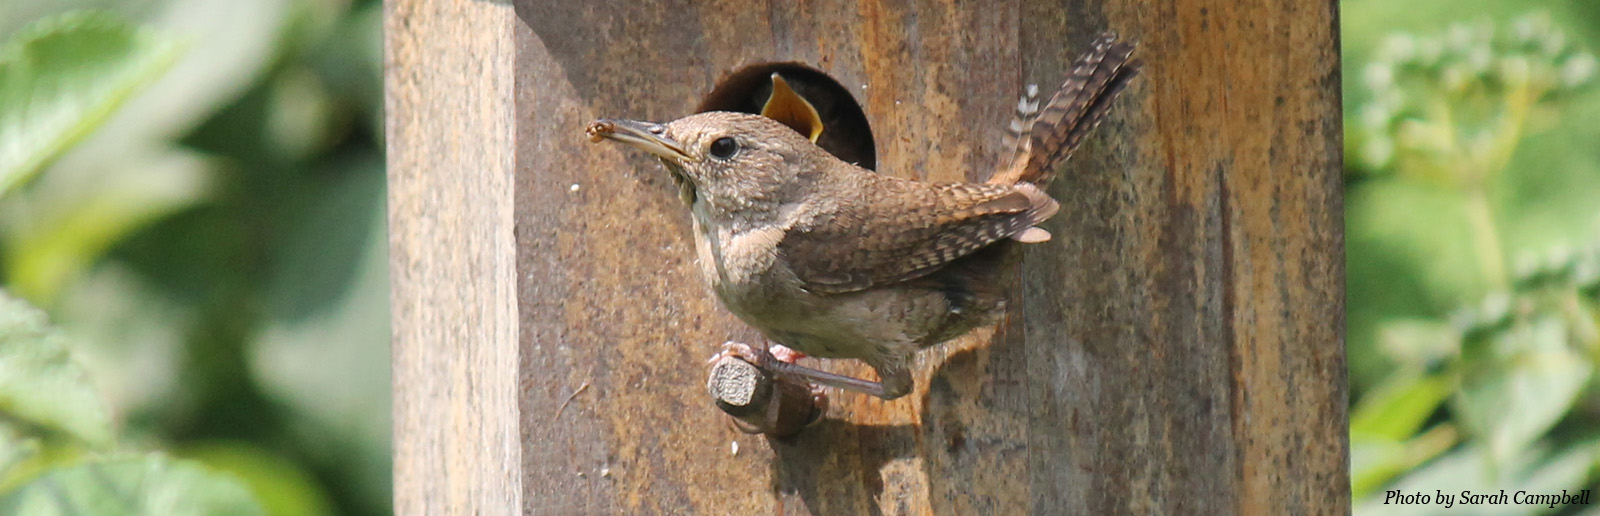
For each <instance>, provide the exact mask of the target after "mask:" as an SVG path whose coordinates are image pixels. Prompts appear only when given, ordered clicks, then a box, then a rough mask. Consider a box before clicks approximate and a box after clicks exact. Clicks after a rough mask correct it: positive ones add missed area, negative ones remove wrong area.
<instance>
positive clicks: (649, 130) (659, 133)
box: [586, 118, 689, 163]
mask: <svg viewBox="0 0 1600 516" xmlns="http://www.w3.org/2000/svg"><path fill="white" fill-rule="evenodd" d="M586 132H587V133H589V141H591V142H598V141H600V139H601V138H608V139H611V140H615V141H618V142H622V143H626V144H628V145H632V146H634V147H637V148H639V149H640V150H643V151H646V152H649V153H651V154H655V155H657V156H660V157H661V158H662V159H664V160H667V161H670V162H678V163H682V162H685V161H689V153H687V152H684V151H683V145H682V144H680V143H678V142H677V141H676V140H673V139H672V138H668V137H667V126H665V125H661V124H654V123H650V122H636V121H633V120H620V119H616V118H602V119H599V120H595V121H594V123H591V124H589V129H588V130H587V131H586Z"/></svg>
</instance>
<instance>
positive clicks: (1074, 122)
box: [588, 33, 1140, 400]
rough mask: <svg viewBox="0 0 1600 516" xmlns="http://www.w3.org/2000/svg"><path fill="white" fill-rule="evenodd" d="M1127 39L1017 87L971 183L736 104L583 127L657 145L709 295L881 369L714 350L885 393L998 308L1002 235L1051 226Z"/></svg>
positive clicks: (781, 336)
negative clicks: (939, 177)
mask: <svg viewBox="0 0 1600 516" xmlns="http://www.w3.org/2000/svg"><path fill="white" fill-rule="evenodd" d="M1133 48H1134V45H1133V44H1131V43H1126V42H1122V43H1119V42H1117V41H1116V36H1115V35H1114V34H1110V33H1107V34H1104V35H1102V36H1100V37H1099V38H1098V39H1097V40H1096V41H1095V44H1094V47H1093V48H1092V49H1091V50H1090V51H1089V52H1087V53H1085V54H1084V55H1083V56H1082V57H1080V58H1079V59H1078V60H1077V61H1076V62H1075V63H1074V66H1073V68H1072V70H1071V72H1070V76H1069V77H1068V79H1067V80H1066V82H1065V83H1064V84H1063V85H1062V87H1061V89H1060V90H1059V91H1058V92H1057V93H1056V94H1055V95H1054V96H1053V97H1052V98H1051V99H1050V101H1049V102H1048V103H1047V104H1045V106H1044V107H1043V108H1042V109H1035V108H1037V106H1038V104H1037V102H1033V103H1031V104H1030V102H1029V101H1030V98H1029V97H1026V96H1025V97H1024V98H1023V101H1022V102H1021V103H1020V104H1019V109H1018V113H1019V116H1018V119H1017V120H1016V121H1015V122H1013V124H1012V126H1011V128H1010V129H1011V131H1012V132H1013V138H1009V139H1008V143H1009V145H1010V147H1011V149H1009V151H1010V156H1009V157H1010V159H1009V160H1008V161H1007V162H1006V163H1003V164H1002V166H1001V167H999V168H997V170H996V172H995V173H994V174H993V175H992V177H991V179H990V180H989V181H988V182H986V183H931V182H922V181H914V180H909V179H901V178H897V177H892V176H886V175H882V174H878V173H875V172H872V171H869V170H866V169H863V168H860V167H857V166H855V165H852V164H850V163H846V162H844V161H841V160H839V159H838V158H835V157H834V156H833V155H831V154H829V153H828V152H826V151H824V150H823V149H822V148H820V147H818V146H817V145H816V144H814V143H813V141H814V138H816V136H817V132H818V130H820V128H817V127H801V126H795V125H794V124H792V123H791V124H790V125H785V123H783V122H780V121H779V120H777V119H774V118H771V117H767V116H760V115H754V114H748V113H735V112H721V111H713V112H706V113H699V114H695V115H690V116H687V117H683V118H680V119H677V120H673V121H671V122H668V123H666V124H655V123H646V122H636V121H630V120H616V119H602V120H599V121H596V122H594V123H592V124H590V126H589V128H588V135H589V137H590V138H591V139H592V140H595V141H598V140H600V139H602V138H604V139H611V140H614V141H618V142H622V143H625V144H628V145H631V146H633V147H636V148H639V149H641V150H644V151H647V152H650V153H652V154H654V155H656V156H657V157H659V158H660V159H661V162H662V164H663V165H665V167H666V169H667V171H668V172H669V173H670V174H671V175H672V178H673V180H674V182H675V183H676V184H677V187H678V191H679V194H680V197H681V198H682V199H683V201H684V202H685V203H687V204H688V205H689V211H690V213H691V214H692V218H693V221H694V239H695V250H696V253H697V257H698V260H697V261H698V262H699V265H700V270H701V272H702V273H703V274H704V275H705V277H706V279H707V280H708V281H709V282H710V284H711V288H712V291H713V292H715V293H716V296H717V298H718V299H720V300H721V301H722V304H723V306H725V307H727V309H728V310H729V311H731V312H733V313H734V315H737V316H739V318H740V319H742V320H744V321H745V322H746V323H748V324H750V325H751V326H753V327H755V328H756V329H758V330H760V331H761V332H762V333H763V334H765V335H766V337H767V338H769V339H770V340H771V341H773V342H775V343H777V344H779V345H781V346H783V347H787V348H788V349H792V350H795V351H799V352H800V353H801V354H804V355H813V356H817V357H823V358H853V359H857V360H861V361H863V362H866V363H867V364H868V365H870V366H872V368H873V369H875V370H876V371H877V373H878V377H879V378H880V381H877V382H873V381H867V380H861V379H857V378H851V377H848V376H843V375H837V374H833V373H829V372H826V371H820V370H816V369H812V368H808V367H804V366H800V365H798V364H794V363H792V362H791V360H792V359H793V358H794V357H797V356H803V355H800V354H795V353H792V352H791V353H785V352H784V351H786V350H785V349H784V348H783V347H779V348H776V350H777V351H779V353H778V354H779V355H781V356H783V357H784V358H783V359H779V358H776V357H774V356H773V354H772V353H770V352H769V351H768V349H767V348H766V347H762V348H755V347H751V346H749V345H745V344H741V343H733V342H730V343H728V344H725V345H724V351H723V354H724V355H727V354H732V355H735V356H738V357H740V358H743V359H745V360H746V361H748V362H750V363H752V364H755V365H756V366H758V367H761V368H764V369H766V370H768V371H770V372H775V373H778V374H785V375H794V376H797V377H801V378H804V379H807V380H810V381H812V382H814V383H817V384H821V385H829V386H833V387H838V388H841V389H848V390H853V391H858V392H862V393H866V394H871V395H873V396H877V397H879V398H883V399H886V400H891V399H895V398H898V397H901V396H904V395H906V394H907V393H909V392H911V390H912V387H913V381H912V378H911V371H910V365H911V363H912V359H913V357H914V354H915V353H916V351H917V350H919V349H922V348H925V347H928V346H932V345H935V344H939V343H942V342H945V341H948V340H951V339H953V338H956V337H959V336H961V335H963V334H965V333H967V332H969V331H971V330H972V329H974V328H976V327H978V326H980V325H983V324H987V323H990V322H992V321H994V320H995V319H996V318H997V316H998V315H999V314H1000V313H1001V311H1002V310H1003V308H1004V301H1005V298H1006V291H1005V286H1006V285H1008V284H1010V283H1011V282H1012V281H1011V279H1010V274H1012V272H1013V271H1014V269H1015V264H1016V261H1017V260H1018V259H1019V254H1020V253H1017V252H1016V248H1017V247H1018V246H1019V245H1021V244H1025V243H1035V242H1042V241H1045V240H1048V239H1049V238H1050V234H1049V233H1048V232H1046V231H1045V230H1043V229H1041V228H1039V227H1038V224H1039V223H1040V222H1043V221H1044V220H1045V219H1047V218H1049V217H1050V216H1051V215H1053V214H1055V213H1056V210H1057V208H1058V206H1057V203H1056V201H1055V200H1054V199H1052V198H1050V196H1049V195H1047V194H1046V193H1045V191H1044V188H1045V186H1046V185H1047V184H1048V183H1049V181H1050V179H1051V178H1052V176H1053V175H1054V169H1055V168H1056V166H1057V165H1059V164H1060V163H1061V162H1062V161H1065V160H1066V159H1067V158H1068V157H1069V156H1070V155H1071V154H1072V151H1073V150H1074V149H1075V148H1076V147H1077V146H1078V144H1079V143H1080V142H1082V140H1083V138H1084V136H1085V135H1087V134H1088V133H1089V132H1090V131H1092V130H1093V129H1094V127H1095V126H1096V125H1098V124H1099V123H1100V121H1101V120H1102V119H1103V118H1104V117H1105V115H1106V113H1107V112H1108V111H1109V110H1110V108H1111V102H1112V101H1113V100H1114V99H1115V98H1116V97H1117V95H1118V94H1119V93H1120V92H1121V91H1122V89H1123V87H1125V86H1126V85H1127V83H1128V82H1129V81H1130V80H1131V79H1132V78H1133V77H1134V76H1135V75H1136V74H1137V73H1138V69H1139V65H1140V63H1139V62H1138V61H1137V60H1131V59H1130V57H1131V55H1132V53H1133ZM775 82H777V81H775ZM775 89H777V88H775ZM785 89H786V88H785ZM781 111H788V112H794V111H796V110H794V109H787V110H781ZM798 111H801V112H803V111H804V110H803V109H801V110H798ZM780 118H783V117H780ZM802 133H806V134H802Z"/></svg>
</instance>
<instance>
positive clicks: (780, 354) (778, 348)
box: [767, 344, 806, 364]
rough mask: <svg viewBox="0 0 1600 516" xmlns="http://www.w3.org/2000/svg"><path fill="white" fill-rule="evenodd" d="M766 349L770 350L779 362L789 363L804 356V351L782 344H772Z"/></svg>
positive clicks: (797, 360)
mask: <svg viewBox="0 0 1600 516" xmlns="http://www.w3.org/2000/svg"><path fill="white" fill-rule="evenodd" d="M767 351H769V352H771V353H772V357H773V358H776V359H778V361H779V362H788V363H790V364H793V363H795V362H799V361H800V359H802V358H805V357H806V354H805V353H801V352H799V351H797V350H795V349H793V348H790V347H789V346H785V345H783V344H773V345H772V347H771V348H768V350H767Z"/></svg>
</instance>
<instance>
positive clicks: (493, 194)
mask: <svg viewBox="0 0 1600 516" xmlns="http://www.w3.org/2000/svg"><path fill="white" fill-rule="evenodd" d="M384 17H385V22H384V38H385V48H386V51H387V56H386V59H385V73H384V75H385V90H386V94H387V97H388V98H387V101H386V103H385V106H384V108H385V113H386V116H387V123H386V124H385V131H386V133H387V134H386V137H387V139H388V162H389V235H390V238H389V242H390V244H389V256H390V263H391V271H392V272H391V274H390V281H391V295H390V305H391V310H392V312H393V317H394V342H393V348H392V349H393V355H394V356H393V360H394V407H395V408H394V446H395V452H394V454H395V455H394V471H395V475H394V501H395V513H396V514H475V515H494V514H515V513H516V512H517V507H518V506H519V505H520V504H521V500H522V496H523V490H522V480H523V476H522V475H521V470H522V467H521V462H520V461H519V454H520V453H521V450H522V446H523V444H524V441H523V440H522V439H521V435H520V433H519V432H518V428H519V426H518V424H519V421H520V420H519V416H520V414H519V411H518V410H517V399H518V398H517V382H518V374H519V372H520V368H519V367H518V366H517V356H518V349H517V337H518V333H517V332H518V329H519V327H520V326H519V324H518V319H517V306H518V301H517V299H518V297H517V295H518V292H517V276H516V265H517V263H516V261H515V260H516V253H517V242H516V241H515V240H514V239H513V237H514V235H513V234H512V232H511V227H512V224H513V222H512V201H513V199H512V196H511V188H512V185H513V176H514V174H513V168H512V166H513V163H514V162H513V157H514V156H515V155H516V146H515V144H516V141H515V140H514V139H513V136H514V132H513V128H514V127H516V123H517V122H516V120H517V113H516V111H515V110H516V102H515V100H516V98H515V96H513V94H512V89H511V88H512V86H513V81H512V77H511V74H512V72H513V71H514V69H513V63H514V61H513V57H514V54H513V48H512V47H511V42H512V27H513V25H514V24H516V21H515V20H516V18H515V16H513V13H512V10H511V6H509V5H494V4H491V3H487V2H483V3H479V2H446V1H431V0H398V1H390V2H386V3H385V5H384Z"/></svg>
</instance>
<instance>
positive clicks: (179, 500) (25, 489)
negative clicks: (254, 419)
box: [0, 455, 262, 516]
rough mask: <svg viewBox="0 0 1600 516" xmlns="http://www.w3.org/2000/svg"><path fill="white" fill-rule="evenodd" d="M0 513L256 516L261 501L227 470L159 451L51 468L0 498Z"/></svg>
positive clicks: (125, 515)
mask: <svg viewBox="0 0 1600 516" xmlns="http://www.w3.org/2000/svg"><path fill="white" fill-rule="evenodd" d="M0 514H26V515H29V516H58V515H59V516H69V515H70V516H75V515H83V514H95V515H119V516H144V515H149V516H208V515H219V516H221V515H227V516H235V515H238V516H259V515H261V514H262V511H261V506H260V505H259V504H258V503H256V500H255V498H254V497H252V496H250V492H249V491H247V490H246V489H245V488H244V486H242V485H240V484H239V483H238V482H237V481H235V480H234V479H233V478H232V477H231V476H228V475H225V474H219V473H216V472H214V471H212V470H209V469H207V468H205V467H204V466H201V465H200V464H198V463H195V462H192V461H185V460H173V459H169V458H166V457H162V456H159V455H149V456H143V457H126V458H117V459H110V460H105V461H100V462H91V463H87V464H82V465H78V466H74V467H69V468H62V469H58V470H54V471H51V472H50V473H47V474H45V475H44V476H42V477H40V478H39V479H37V480H34V481H33V482H30V483H28V484H26V485H24V486H22V487H21V488H19V489H17V490H16V491H14V492H12V493H9V494H7V495H6V496H5V497H3V498H0Z"/></svg>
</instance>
